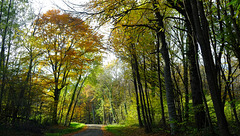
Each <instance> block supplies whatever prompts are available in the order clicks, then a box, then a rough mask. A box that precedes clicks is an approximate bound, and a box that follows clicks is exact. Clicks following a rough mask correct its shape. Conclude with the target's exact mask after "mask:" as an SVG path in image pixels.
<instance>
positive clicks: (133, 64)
mask: <svg viewBox="0 0 240 136" xmlns="http://www.w3.org/2000/svg"><path fill="white" fill-rule="evenodd" d="M133 61H134V60H133V57H132V59H131V65H132V75H133V83H134V88H135V94H136V104H137V113H138V123H139V126H140V127H143V123H142V119H141V113H140V104H139V97H138V87H137V80H136V71H135V63H134V62H133Z"/></svg>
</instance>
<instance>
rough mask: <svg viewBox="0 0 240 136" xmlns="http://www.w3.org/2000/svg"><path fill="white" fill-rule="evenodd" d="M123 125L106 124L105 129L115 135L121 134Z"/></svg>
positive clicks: (119, 135)
mask: <svg viewBox="0 0 240 136" xmlns="http://www.w3.org/2000/svg"><path fill="white" fill-rule="evenodd" d="M125 127H126V126H125V125H107V126H106V127H105V129H106V130H107V131H109V132H111V133H113V134H115V135H116V136H121V135H122V134H123V130H124V128H125Z"/></svg>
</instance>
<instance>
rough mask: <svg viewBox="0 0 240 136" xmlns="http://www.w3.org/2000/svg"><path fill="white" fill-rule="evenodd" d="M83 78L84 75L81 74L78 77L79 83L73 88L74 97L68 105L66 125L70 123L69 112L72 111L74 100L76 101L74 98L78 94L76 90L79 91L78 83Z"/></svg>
mask: <svg viewBox="0 0 240 136" xmlns="http://www.w3.org/2000/svg"><path fill="white" fill-rule="evenodd" d="M81 78H82V75H81V74H80V75H79V77H78V80H77V83H76V85H75V88H74V90H73V94H72V98H71V101H70V104H69V107H68V110H67V114H66V118H65V123H64V126H66V125H67V124H68V123H67V122H68V115H69V113H70V111H71V109H72V104H73V101H74V98H75V94H76V91H77V88H78V84H79V82H80V80H81ZM72 112H73V111H72Z"/></svg>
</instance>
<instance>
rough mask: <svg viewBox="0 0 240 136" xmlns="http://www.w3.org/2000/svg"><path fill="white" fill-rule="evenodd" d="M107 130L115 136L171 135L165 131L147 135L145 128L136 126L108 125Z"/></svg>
mask: <svg viewBox="0 0 240 136" xmlns="http://www.w3.org/2000/svg"><path fill="white" fill-rule="evenodd" d="M105 129H106V130H107V131H108V132H110V133H112V134H113V135H114V136H167V135H169V134H167V133H165V132H164V131H159V132H153V133H145V131H144V128H139V127H138V126H136V125H132V126H126V125H107V126H106V127H105Z"/></svg>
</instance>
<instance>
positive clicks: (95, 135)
mask: <svg viewBox="0 0 240 136" xmlns="http://www.w3.org/2000/svg"><path fill="white" fill-rule="evenodd" d="M101 128H102V125H98V124H87V129H86V130H85V131H83V132H80V133H77V134H74V135H73V136H103V131H102V129H101Z"/></svg>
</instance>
